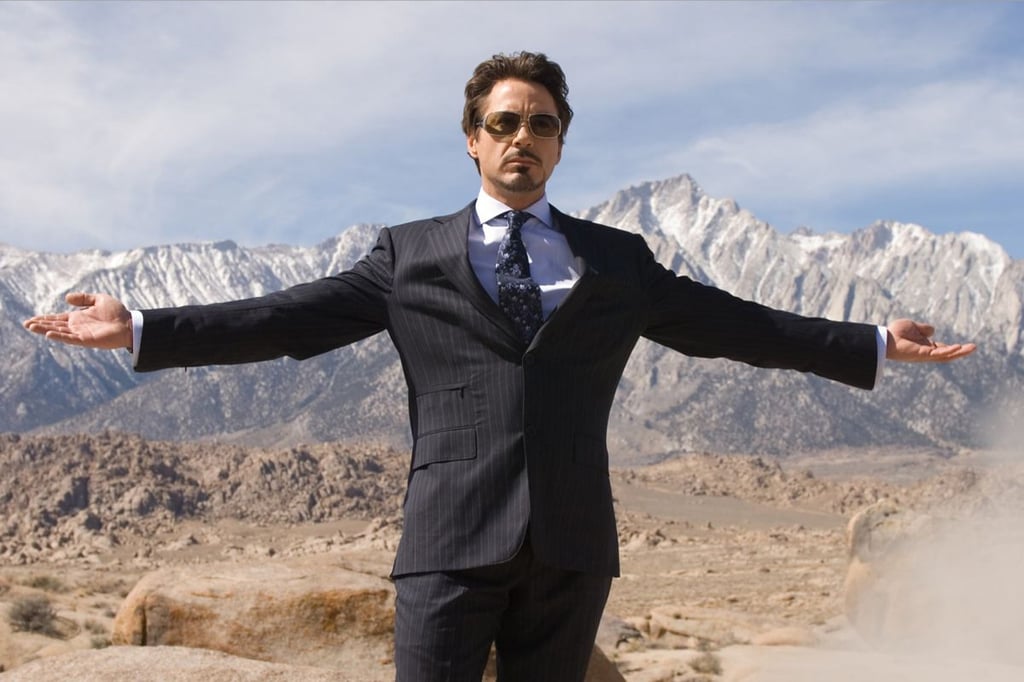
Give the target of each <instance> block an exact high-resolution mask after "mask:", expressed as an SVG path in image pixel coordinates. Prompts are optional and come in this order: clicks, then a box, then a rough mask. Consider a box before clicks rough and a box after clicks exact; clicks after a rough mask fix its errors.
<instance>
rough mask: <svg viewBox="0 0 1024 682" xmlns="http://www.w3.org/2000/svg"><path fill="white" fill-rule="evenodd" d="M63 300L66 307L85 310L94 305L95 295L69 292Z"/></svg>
mask: <svg viewBox="0 0 1024 682" xmlns="http://www.w3.org/2000/svg"><path fill="white" fill-rule="evenodd" d="M64 300H65V301H67V302H68V305H75V306H79V307H83V308H87V307H89V306H91V305H96V294H87V293H85V292H84V291H71V292H68V293H67V294H66V295H65V296H64Z"/></svg>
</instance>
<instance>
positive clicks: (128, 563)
mask: <svg viewBox="0 0 1024 682" xmlns="http://www.w3.org/2000/svg"><path fill="white" fill-rule="evenodd" d="M710 461H711V460H705V461H703V462H700V461H695V462H688V463H682V464H680V463H665V464H662V465H657V466H655V467H648V468H644V469H642V470H624V471H615V472H613V474H612V480H613V488H614V491H615V496H616V500H617V504H618V514H619V521H620V524H619V525H620V542H621V546H622V550H621V551H622V577H621V578H620V579H618V580H616V581H615V583H614V585H613V589H612V593H611V596H610V599H609V602H608V606H607V609H606V616H607V620H609V621H611V622H618V623H620V624H621V628H620V630H619V633H618V634H617V635H615V634H613V635H612V636H611V639H610V640H609V635H608V634H607V633H605V634H604V637H605V639H604V641H603V642H602V644H603V646H604V647H605V648H606V650H608V653H609V655H610V657H611V658H613V660H616V662H617V663H618V664H619V666H620V669H621V670H622V671H623V673H624V675H625V676H626V678H627V679H628V680H630V682H662V681H665V682H667V681H669V680H725V681H730V680H735V681H737V682H738V681H739V680H748V681H751V682H774V681H776V680H778V681H781V680H786V681H787V682H809V681H811V680H815V681H819V680H854V679H857V680H862V679H873V680H883V681H885V680H893V681H896V680H910V681H916V680H922V681H923V680H928V681H929V682H934V681H935V680H942V681H945V680H950V681H952V680H967V679H971V680H982V679H984V680H990V681H996V682H1001V681H1003V680H1006V681H1009V680H1020V679H1024V667H1022V666H1017V665H1011V664H1007V663H1006V662H1003V661H998V660H984V661H980V660H977V659H972V658H964V657H958V656H956V655H955V653H956V652H949V651H947V652H946V654H947V655H950V654H952V655H951V656H949V658H948V660H947V659H946V658H942V657H938V658H937V657H936V656H935V655H928V656H924V657H922V656H920V655H916V654H915V655H911V654H906V653H903V652H899V651H895V650H885V649H878V648H870V647H868V646H867V645H866V644H865V642H864V641H863V640H861V639H860V638H859V637H858V636H857V635H856V633H854V632H853V631H852V630H851V628H850V627H849V625H848V624H847V623H846V622H845V620H844V618H843V580H844V577H845V574H846V570H847V562H848V559H847V551H846V540H845V526H846V522H847V519H848V518H849V515H850V514H851V513H852V512H853V511H854V510H855V508H856V507H857V503H869V502H871V501H873V500H874V499H876V498H878V497H879V496H882V497H887V496H893V497H899V496H903V497H904V498H907V499H911V498H913V499H922V498H923V497H927V495H925V494H924V493H920V490H922V488H917V489H915V488H914V486H915V485H918V484H919V483H920V481H921V480H922V479H926V478H928V477H933V476H936V475H939V476H941V475H942V473H943V472H944V471H948V470H950V469H951V467H955V466H961V465H962V463H960V462H947V461H942V460H936V459H933V458H929V457H927V456H925V455H920V456H916V455H915V456H907V457H905V458H890V459H886V458H885V457H882V456H879V457H878V458H877V461H875V460H873V459H872V457H871V456H869V455H865V456H864V457H863V459H862V460H861V466H858V461H857V458H856V457H853V456H851V455H850V453H838V454H834V455H833V456H832V457H828V458H821V457H819V458H818V459H814V458H808V459H805V460H793V461H792V462H791V463H789V462H787V467H790V466H791V465H792V466H793V467H795V468H794V469H793V471H796V470H798V469H803V468H805V467H806V466H808V465H811V466H817V467H818V469H819V470H820V471H816V472H814V473H813V474H812V473H802V474H787V475H782V474H781V473H779V472H778V471H777V470H775V469H774V468H773V467H772V466H767V465H763V463H762V464H759V465H749V466H748V464H746V463H741V464H739V465H737V464H735V462H736V461H737V460H729V462H728V463H726V464H725V465H723V464H722V463H721V462H719V463H718V464H717V465H715V466H709V462H710ZM737 467H739V468H737ZM737 472H739V473H737ZM915 472H916V474H915ZM865 477H867V479H866V478H865ZM727 483H728V485H726V484H727ZM695 486H696V487H697V488H699V490H697V489H695ZM934 487H935V486H932V487H931V488H929V490H931V489H934ZM725 490H728V491H730V492H731V494H717V492H718V491H725ZM915 490H918V493H915V492H914V491H915ZM794 491H796V492H794ZM915 495H916V497H915ZM372 523H374V522H368V521H367V520H365V519H344V520H339V521H330V522H322V523H288V524H269V523H263V524H250V523H243V522H240V521H233V520H222V521H218V522H215V523H214V522H200V521H194V520H193V521H188V522H184V523H181V524H177V525H175V526H173V527H169V528H166V529H165V531H164V532H163V533H161V534H158V535H156V536H154V537H146V538H126V539H125V541H124V542H123V543H122V544H120V545H118V546H114V547H110V548H108V550H106V551H103V552H101V553H99V554H96V555H93V556H90V557H87V558H86V559H80V560H77V561H58V562H42V563H36V564H31V565H27V566H0V666H3V667H2V668H0V670H2V669H4V668H6V669H11V668H13V667H15V666H17V665H19V664H21V663H23V662H25V661H27V660H31V659H33V658H37V657H41V656H48V655H54V654H58V653H61V652H63V651H67V650H69V649H72V648H90V647H92V648H96V647H102V646H104V645H105V644H107V643H108V642H109V635H108V633H109V631H110V626H111V623H112V619H113V616H114V614H115V612H116V610H117V608H118V606H119V604H120V601H121V600H122V599H123V597H124V596H125V595H126V594H127V592H128V590H130V588H131V586H132V585H133V584H134V583H135V581H136V580H138V578H139V577H141V576H142V575H143V574H145V573H146V572H147V571H149V570H152V569H154V568H157V567H159V566H161V565H165V564H168V563H179V562H204V561H212V560H222V559H224V558H231V557H234V558H237V559H238V560H246V561H249V560H251V561H272V560H274V558H275V557H280V556H289V555H295V554H299V553H310V552H316V551H328V550H329V549H331V548H336V547H337V546H338V545H339V544H343V543H345V542H349V541H350V540H351V539H352V538H353V537H354V536H356V535H358V534H359V533H361V532H364V531H366V530H367V528H368V526H369V525H370V524H372ZM376 523H377V526H375V527H380V526H381V523H380V522H379V521H378V522H376ZM378 535H379V537H380V538H382V539H381V541H380V542H377V543H376V544H375V542H374V541H366V542H363V543H362V544H359V543H355V544H353V545H352V551H351V554H350V559H349V563H350V564H351V565H352V566H353V567H357V568H360V569H363V570H370V571H374V572H378V573H381V574H386V572H387V570H388V568H389V565H390V560H391V557H392V556H393V553H392V551H391V550H390V549H388V545H387V542H388V540H387V538H388V537H393V531H390V530H389V527H388V526H387V525H386V524H384V529H383V530H381V531H380V532H379V534H378ZM367 537H371V540H372V537H373V536H372V534H371V535H370V536H367ZM33 595H36V596H38V595H42V596H45V597H47V598H48V599H49V600H50V601H51V602H52V604H53V607H54V609H55V611H56V615H57V618H56V621H55V623H56V625H55V630H54V631H53V632H51V633H49V634H48V635H43V634H30V633H26V632H16V631H13V630H12V627H11V625H10V623H9V618H8V617H7V616H8V615H9V613H10V609H11V608H12V605H13V604H14V603H15V602H16V601H18V600H19V599H22V598H24V597H26V596H33ZM666 609H668V610H669V611H671V610H672V609H677V610H679V611H681V612H692V613H718V614H725V615H724V616H723V617H725V618H728V614H734V615H735V616H736V618H738V619H750V620H753V621H756V622H757V624H758V628H759V629H760V630H761V631H763V632H776V633H782V634H780V635H779V637H778V641H780V642H782V643H783V644H787V643H788V644H792V643H794V642H795V643H798V644H800V645H801V646H791V645H790V646H767V645H759V646H751V645H743V646H724V647H722V648H720V649H717V650H715V651H714V652H713V657H714V661H715V665H710V666H709V668H708V671H707V672H706V673H704V674H703V675H704V676H703V677H701V676H700V675H697V674H695V673H693V668H692V667H690V666H687V665H685V664H684V662H685V661H688V660H691V659H692V658H693V656H694V655H695V653H696V649H699V648H700V647H695V646H694V643H693V642H689V643H686V642H679V641H674V640H671V639H669V640H665V641H657V640H654V639H652V638H650V637H639V636H637V632H636V631H637V630H643V629H644V628H645V627H648V628H649V627H650V622H651V618H652V613H655V612H659V611H660V612H661V613H663V614H664V613H665V612H666V611H665V610H666ZM609 649H610V650H609Z"/></svg>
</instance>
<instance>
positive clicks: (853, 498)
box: [0, 434, 1024, 682]
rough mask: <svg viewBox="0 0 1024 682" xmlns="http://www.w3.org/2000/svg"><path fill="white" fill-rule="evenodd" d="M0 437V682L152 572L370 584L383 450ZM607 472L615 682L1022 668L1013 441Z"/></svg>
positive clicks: (384, 490)
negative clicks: (993, 448) (182, 570)
mask: <svg viewBox="0 0 1024 682" xmlns="http://www.w3.org/2000/svg"><path fill="white" fill-rule="evenodd" d="M0 439H2V442H0V464H2V465H3V467H4V471H5V472H6V474H5V480H4V481H2V482H0V504H2V505H3V512H4V516H3V518H2V521H0V523H3V524H5V525H2V526H0V671H7V672H6V673H4V674H0V680H3V679H4V678H5V677H12V676H13V678H14V679H21V678H18V677H17V675H18V670H19V669H20V668H22V667H23V666H26V665H29V664H32V665H37V666H38V665H40V664H42V663H44V662H45V661H46V660H58V659H59V658H60V657H62V656H67V655H69V653H70V652H75V651H81V650H100V649H104V648H106V647H108V646H109V645H110V644H111V632H112V628H113V624H114V621H115V616H116V615H117V613H118V610H119V609H120V608H121V606H122V604H123V602H124V600H125V598H126V596H127V595H128V594H129V592H130V591H131V590H132V588H133V586H134V585H135V584H136V583H137V582H138V581H139V580H140V579H141V578H142V577H143V576H146V575H147V574H150V573H152V572H154V571H157V570H159V569H161V568H166V567H171V566H182V567H189V566H202V565H204V564H211V563H214V562H235V563H239V564H252V565H257V564H272V563H274V562H284V561H289V560H294V559H295V558H297V557H309V556H321V557H326V558H327V559H328V560H329V561H336V562H337V564H338V565H339V566H344V567H346V568H350V569H351V568H355V569H358V570H360V571H363V572H366V573H369V574H372V575H377V576H382V577H385V576H387V573H388V570H389V568H390V563H391V559H392V557H393V553H394V548H395V543H396V542H397V538H398V536H399V534H400V526H401V518H400V513H399V509H400V502H401V490H402V481H403V480H404V478H403V477H404V475H405V467H406V466H407V459H406V457H405V455H404V454H403V453H401V452H395V451H393V450H391V449H388V448H384V447H379V446H363V445H338V444H334V445H330V444H328V445H318V446H308V447H302V448H292V449H290V450H287V451H273V452H270V451H257V450H253V449H247V448H243V447H240V446H216V447H214V446H212V445H210V444H188V445H181V444H160V443H155V444H154V443H149V442H146V441H143V440H142V439H139V438H137V437H134V436H127V435H122V434H102V435H100V436H53V437H45V436H39V437H28V436H12V435H8V436H2V437H0ZM611 480H612V486H613V491H614V493H615V498H616V503H617V506H618V510H617V513H618V519H619V529H620V545H621V555H622V575H621V577H620V578H618V579H617V580H616V581H615V582H614V584H613V588H612V593H611V596H610V598H609V602H608V605H607V608H606V611H605V620H604V623H603V625H602V630H601V633H600V635H599V638H598V645H599V646H600V648H601V650H602V651H603V652H604V654H605V655H606V656H607V658H608V659H609V660H610V661H611V662H612V663H614V665H615V667H616V668H617V670H618V673H619V674H621V676H622V678H624V679H625V680H628V681H630V682H669V681H682V680H687V681H690V682H698V681H703V682H718V681H722V682H730V681H734V682H739V681H741V680H744V681H750V682H774V681H783V680H785V681H787V682H810V681H819V680H839V681H843V680H862V679H873V680H882V681H889V680H891V681H893V682H895V681H903V680H907V681H917V680H921V681H924V680H927V681H928V682H934V681H936V680H937V681H939V682H943V681H946V680H949V681H952V680H957V681H960V680H988V681H995V682H1002V681H1004V680H1005V681H1007V682H1008V681H1009V680H1014V681H1017V680H1021V679H1024V654H1021V653H1020V651H1019V646H1017V645H1016V640H1018V639H1019V637H1020V636H1021V635H1022V634H1024V616H1022V615H1021V614H1024V588H1021V587H1020V580H1019V577H1018V576H1017V574H1016V571H1018V570H1019V566H1020V565H1021V562H1022V560H1024V531H1022V524H1021V523H1020V520H1022V519H1024V514H1022V510H1024V505H1022V504H1021V502H1022V499H1024V495H1022V494H1021V491H1022V489H1024V483H1022V482H1024V476H1022V475H1021V467H1020V466H1019V464H1018V462H1017V459H1016V458H1015V457H1013V456H1010V455H1008V454H1006V453H980V452H963V453H960V454H957V455H954V456H949V455H943V456H939V455H936V454H934V453H926V452H920V453H906V452H887V451H843V452H828V453H812V454H807V455H802V456H794V457H790V458H786V459H783V460H772V459H767V458H760V457H757V456H753V455H752V456H736V455H732V456H716V455H712V454H694V455H688V456H682V457H675V458H672V459H669V460H666V461H664V462H661V463H659V464H655V465H652V466H647V467H640V468H633V469H615V470H613V471H612V473H611ZM865 509H875V510H879V509H881V510H882V511H881V512H876V516H867V517H864V516H863V515H861V516H858V514H861V513H862V512H863V511H864V510H865ZM855 516H856V517H858V518H860V519H862V521H861V522H860V524H861V525H860V526H856V524H854V525H855V527H856V528H859V530H856V531H854V530H851V529H850V522H851V519H853V518H854V517H855ZM863 519H867V520H863ZM858 533H861V535H859V536H858V535H857V534H858ZM855 536H856V537H855ZM879 595H881V597H882V598H881V599H880V598H879ZM33 599H34V600H35V601H34V602H33V601H32V600H33ZM40 603H44V604H48V607H49V612H48V613H47V612H46V609H43V613H42V614H41V617H42V618H43V619H44V620H46V623H45V626H44V627H35V624H33V623H32V622H31V619H30V618H29V616H31V615H33V614H32V613H31V612H30V613H29V614H28V616H26V615H25V614H24V613H23V611H24V610H25V608H26V604H28V605H31V604H35V605H36V607H37V608H39V607H38V605H39V604H40ZM18 609H20V611H18ZM19 616H20V620H19ZM26 669H27V668H26ZM385 677H386V671H385ZM153 679H159V676H158V677H155V678H153ZM245 679H250V678H245ZM253 679H255V678H253ZM260 679H262V678H260ZM267 679H269V678H267ZM274 679H277V678H274ZM339 679H353V680H358V679H369V678H368V677H366V678H364V677H361V676H360V674H359V673H358V672H357V671H354V672H350V673H349V674H348V675H344V674H342V675H341V676H340V677H339Z"/></svg>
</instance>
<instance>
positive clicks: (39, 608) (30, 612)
mask: <svg viewBox="0 0 1024 682" xmlns="http://www.w3.org/2000/svg"><path fill="white" fill-rule="evenodd" d="M7 622H8V623H10V625H11V628H12V629H14V630H20V631H22V632H38V633H39V634H41V635H48V636H50V637H53V636H55V635H56V634H57V614H56V612H54V610H53V606H52V605H51V604H50V600H49V599H47V598H46V597H42V596H31V597H22V598H20V599H15V600H14V602H12V603H11V608H10V611H9V612H8V613H7Z"/></svg>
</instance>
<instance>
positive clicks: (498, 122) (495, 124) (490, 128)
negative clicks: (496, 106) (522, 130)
mask: <svg viewBox="0 0 1024 682" xmlns="http://www.w3.org/2000/svg"><path fill="white" fill-rule="evenodd" d="M522 120H523V119H522V117H521V116H520V115H519V114H516V113H513V112H511V111H494V112H491V113H490V114H487V116H486V117H485V118H484V130H486V131H487V132H489V133H490V134H491V135H501V136H504V135H515V134H516V132H518V131H519V124H520V122H521V121H522Z"/></svg>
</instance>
